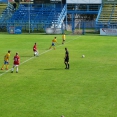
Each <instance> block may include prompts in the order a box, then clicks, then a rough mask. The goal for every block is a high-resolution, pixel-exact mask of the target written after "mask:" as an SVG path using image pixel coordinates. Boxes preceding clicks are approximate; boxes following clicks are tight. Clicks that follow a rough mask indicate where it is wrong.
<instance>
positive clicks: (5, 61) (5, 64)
mask: <svg viewBox="0 0 117 117" xmlns="http://www.w3.org/2000/svg"><path fill="white" fill-rule="evenodd" d="M10 52H11V51H10V50H8V53H7V54H6V55H5V56H4V65H3V66H2V68H1V70H3V69H4V66H6V70H8V66H9V58H10Z"/></svg>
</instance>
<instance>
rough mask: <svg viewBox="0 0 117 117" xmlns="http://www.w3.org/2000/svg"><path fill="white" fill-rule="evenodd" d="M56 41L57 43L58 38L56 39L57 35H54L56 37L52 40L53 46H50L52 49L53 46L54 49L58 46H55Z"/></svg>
mask: <svg viewBox="0 0 117 117" xmlns="http://www.w3.org/2000/svg"><path fill="white" fill-rule="evenodd" d="M55 43H57V39H56V37H54V39H53V40H52V44H51V46H50V48H49V49H51V48H52V47H53V48H54V50H55V49H56V48H55Z"/></svg>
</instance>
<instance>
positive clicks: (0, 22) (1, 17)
mask: <svg viewBox="0 0 117 117" xmlns="http://www.w3.org/2000/svg"><path fill="white" fill-rule="evenodd" d="M13 12H14V7H13V5H12V4H1V5H0V29H3V28H6V26H7V20H8V19H9V18H10V17H11V16H12V14H13Z"/></svg>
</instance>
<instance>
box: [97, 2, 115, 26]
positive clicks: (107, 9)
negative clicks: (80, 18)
mask: <svg viewBox="0 0 117 117" xmlns="http://www.w3.org/2000/svg"><path fill="white" fill-rule="evenodd" d="M112 25H117V4H103V6H102V8H101V9H100V12H99V14H98V17H97V19H96V27H97V28H110V27H111V26H112Z"/></svg>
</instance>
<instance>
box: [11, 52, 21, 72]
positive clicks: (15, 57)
mask: <svg viewBox="0 0 117 117" xmlns="http://www.w3.org/2000/svg"><path fill="white" fill-rule="evenodd" d="M19 64H20V57H19V55H18V53H16V55H15V56H14V65H13V67H12V69H11V73H13V71H14V68H15V67H16V73H18V66H19Z"/></svg>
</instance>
